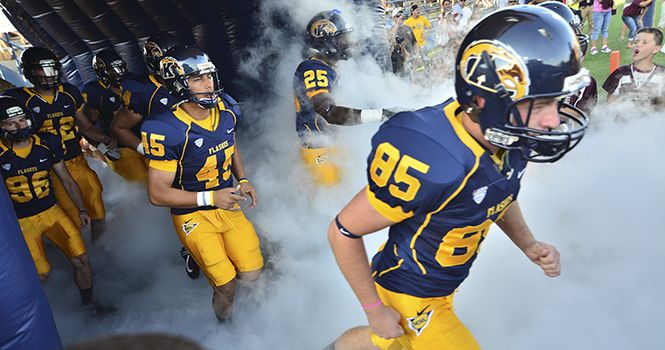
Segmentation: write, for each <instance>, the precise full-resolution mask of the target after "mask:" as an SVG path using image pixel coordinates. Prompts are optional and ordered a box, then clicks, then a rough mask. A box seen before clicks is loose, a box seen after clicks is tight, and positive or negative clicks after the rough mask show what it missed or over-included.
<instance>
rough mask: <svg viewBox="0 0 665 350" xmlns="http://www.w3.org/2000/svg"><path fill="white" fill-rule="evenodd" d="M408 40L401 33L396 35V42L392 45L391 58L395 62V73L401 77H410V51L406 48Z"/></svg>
mask: <svg viewBox="0 0 665 350" xmlns="http://www.w3.org/2000/svg"><path fill="white" fill-rule="evenodd" d="M405 47H406V40H405V39H404V38H402V37H401V36H399V35H396V36H395V44H394V45H393V47H392V52H391V54H390V60H391V61H392V64H393V73H394V74H395V75H397V76H399V77H400V78H404V79H408V78H409V71H410V70H409V67H408V66H409V56H410V55H409V52H408V51H407V50H406V49H405Z"/></svg>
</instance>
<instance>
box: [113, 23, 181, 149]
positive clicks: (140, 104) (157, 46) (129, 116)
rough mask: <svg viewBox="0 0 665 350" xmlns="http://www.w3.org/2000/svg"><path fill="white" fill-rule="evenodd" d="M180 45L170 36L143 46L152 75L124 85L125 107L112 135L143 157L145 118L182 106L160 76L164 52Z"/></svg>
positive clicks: (153, 38) (152, 39) (161, 35)
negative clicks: (142, 137) (160, 63)
mask: <svg viewBox="0 0 665 350" xmlns="http://www.w3.org/2000/svg"><path fill="white" fill-rule="evenodd" d="M179 44H180V40H179V39H178V38H176V37H175V36H174V35H171V34H168V33H158V34H154V35H151V36H150V37H149V38H148V40H146V42H145V44H144V45H143V59H144V60H145V63H146V66H147V67H148V70H149V71H150V74H148V75H139V76H136V77H133V78H132V79H128V80H125V81H123V82H122V84H121V85H122V88H123V89H124V90H125V93H124V95H123V102H124V106H123V107H121V108H120V109H119V110H118V112H117V113H116V116H115V118H114V119H113V122H112V123H111V135H113V137H115V138H116V139H117V140H118V142H120V143H121V144H123V145H125V146H127V147H129V148H131V149H134V150H136V151H137V152H138V153H140V154H144V152H143V144H142V143H141V136H140V135H139V134H137V133H136V131H138V130H140V129H141V123H142V122H143V120H144V118H147V117H148V116H149V115H151V114H153V113H158V112H161V111H166V110H169V109H171V107H173V106H175V105H176V104H177V103H178V102H179V101H178V99H176V98H174V97H173V96H171V95H169V92H168V91H167V90H166V88H165V87H164V86H165V84H166V83H165V82H164V79H163V78H162V77H161V75H160V74H159V61H160V60H161V59H162V56H163V55H164V52H166V51H167V50H168V49H170V48H172V47H174V46H176V45H179Z"/></svg>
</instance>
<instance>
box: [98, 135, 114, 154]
mask: <svg viewBox="0 0 665 350" xmlns="http://www.w3.org/2000/svg"><path fill="white" fill-rule="evenodd" d="M102 144H105V145H106V147H107V148H110V149H113V148H118V141H116V140H115V139H114V138H112V137H106V138H105V139H104V142H102V143H100V145H102ZM97 149H99V147H97ZM102 153H104V152H102Z"/></svg>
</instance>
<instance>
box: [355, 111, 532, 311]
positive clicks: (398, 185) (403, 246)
mask: <svg viewBox="0 0 665 350" xmlns="http://www.w3.org/2000/svg"><path fill="white" fill-rule="evenodd" d="M461 111H462V109H461V108H460V106H459V103H457V101H454V100H452V99H450V100H448V101H446V102H444V103H443V104H440V105H437V106H433V107H426V108H423V109H421V110H418V111H415V112H407V113H401V114H399V115H397V116H396V117H394V118H392V119H390V120H388V121H387V122H386V123H384V124H383V125H381V127H380V129H379V131H378V132H377V133H376V134H375V135H374V137H373V138H372V152H371V153H370V155H369V158H368V163H369V168H368V178H369V186H368V187H367V195H368V198H369V200H370V203H371V204H372V206H373V207H374V208H375V209H376V210H377V211H378V212H379V213H381V214H382V215H383V216H385V217H386V218H388V219H390V220H392V221H395V222H397V223H396V224H394V225H393V226H391V227H390V230H389V235H388V241H387V242H386V243H385V244H384V246H383V247H382V249H381V250H380V251H379V252H378V253H377V254H376V255H375V256H374V258H373V259H372V270H373V276H374V279H375V281H376V282H377V283H378V284H379V285H381V286H382V287H384V288H386V289H388V290H391V291H393V292H397V293H406V294H409V295H413V296H416V297H421V298H427V297H442V296H446V295H450V294H452V293H453V292H454V291H455V289H456V288H457V287H458V286H459V285H460V283H462V281H464V279H465V278H466V277H467V276H468V274H469V269H470V268H471V265H472V264H473V262H474V260H475V259H476V256H477V254H478V251H479V249H480V245H481V244H482V242H483V239H484V238H485V236H486V235H487V231H488V229H489V227H490V225H491V224H492V223H493V222H495V221H496V220H497V219H499V218H500V217H501V215H503V213H504V212H505V209H506V208H507V207H508V206H509V205H510V203H512V202H513V201H514V200H515V199H516V198H517V193H518V191H519V188H520V179H521V177H522V175H523V173H524V170H525V167H526V164H527V161H526V160H524V159H523V158H522V157H521V155H519V154H518V152H501V157H497V156H495V155H490V154H488V153H487V152H486V151H485V149H484V148H483V147H482V146H480V144H479V143H478V142H477V141H476V140H474V139H473V138H472V137H471V135H469V134H468V133H467V131H466V130H465V129H464V127H463V126H462V122H461V116H462V114H461Z"/></svg>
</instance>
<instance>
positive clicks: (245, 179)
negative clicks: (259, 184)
mask: <svg viewBox="0 0 665 350" xmlns="http://www.w3.org/2000/svg"><path fill="white" fill-rule="evenodd" d="M245 182H249V180H247V178H246V177H242V178H240V179H238V183H239V184H241V183H245Z"/></svg>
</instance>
